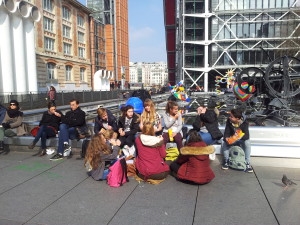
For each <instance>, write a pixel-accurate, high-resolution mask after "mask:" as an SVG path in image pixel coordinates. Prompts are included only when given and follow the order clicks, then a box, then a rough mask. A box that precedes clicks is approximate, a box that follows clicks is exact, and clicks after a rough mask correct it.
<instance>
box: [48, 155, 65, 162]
mask: <svg viewBox="0 0 300 225" xmlns="http://www.w3.org/2000/svg"><path fill="white" fill-rule="evenodd" d="M63 158H64V157H63V156H62V155H61V154H56V155H54V156H53V157H52V158H50V160H52V161H57V160H60V159H63Z"/></svg>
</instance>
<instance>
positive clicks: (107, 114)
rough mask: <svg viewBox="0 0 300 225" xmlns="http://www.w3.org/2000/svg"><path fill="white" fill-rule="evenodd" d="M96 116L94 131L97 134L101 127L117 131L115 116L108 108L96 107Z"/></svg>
mask: <svg viewBox="0 0 300 225" xmlns="http://www.w3.org/2000/svg"><path fill="white" fill-rule="evenodd" d="M97 114H98V115H97V116H96V118H95V126H94V133H95V134H98V133H99V132H100V131H101V129H105V130H113V131H115V132H118V124H117V119H116V117H115V116H114V115H113V114H112V113H111V111H110V110H108V109H105V108H99V109H97Z"/></svg>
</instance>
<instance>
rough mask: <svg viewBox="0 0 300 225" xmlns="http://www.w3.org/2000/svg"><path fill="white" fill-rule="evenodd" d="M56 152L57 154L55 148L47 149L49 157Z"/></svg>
mask: <svg viewBox="0 0 300 225" xmlns="http://www.w3.org/2000/svg"><path fill="white" fill-rule="evenodd" d="M54 152H55V150H54V149H53V148H47V149H46V153H47V155H52V154H53V153H54Z"/></svg>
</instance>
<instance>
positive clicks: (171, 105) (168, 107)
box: [166, 101, 178, 113]
mask: <svg viewBox="0 0 300 225" xmlns="http://www.w3.org/2000/svg"><path fill="white" fill-rule="evenodd" d="M174 106H178V104H177V102H174V101H168V102H167V105H166V113H170V111H171V109H172V108H173V107H174Z"/></svg>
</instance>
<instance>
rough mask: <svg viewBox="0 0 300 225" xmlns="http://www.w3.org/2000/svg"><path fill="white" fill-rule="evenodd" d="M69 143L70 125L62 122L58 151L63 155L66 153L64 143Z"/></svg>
mask: <svg viewBox="0 0 300 225" xmlns="http://www.w3.org/2000/svg"><path fill="white" fill-rule="evenodd" d="M65 142H67V143H69V126H68V125H67V124H64V123H62V124H60V126H59V135H58V148H57V153H58V154H60V155H62V154H63V153H64V143H65Z"/></svg>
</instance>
